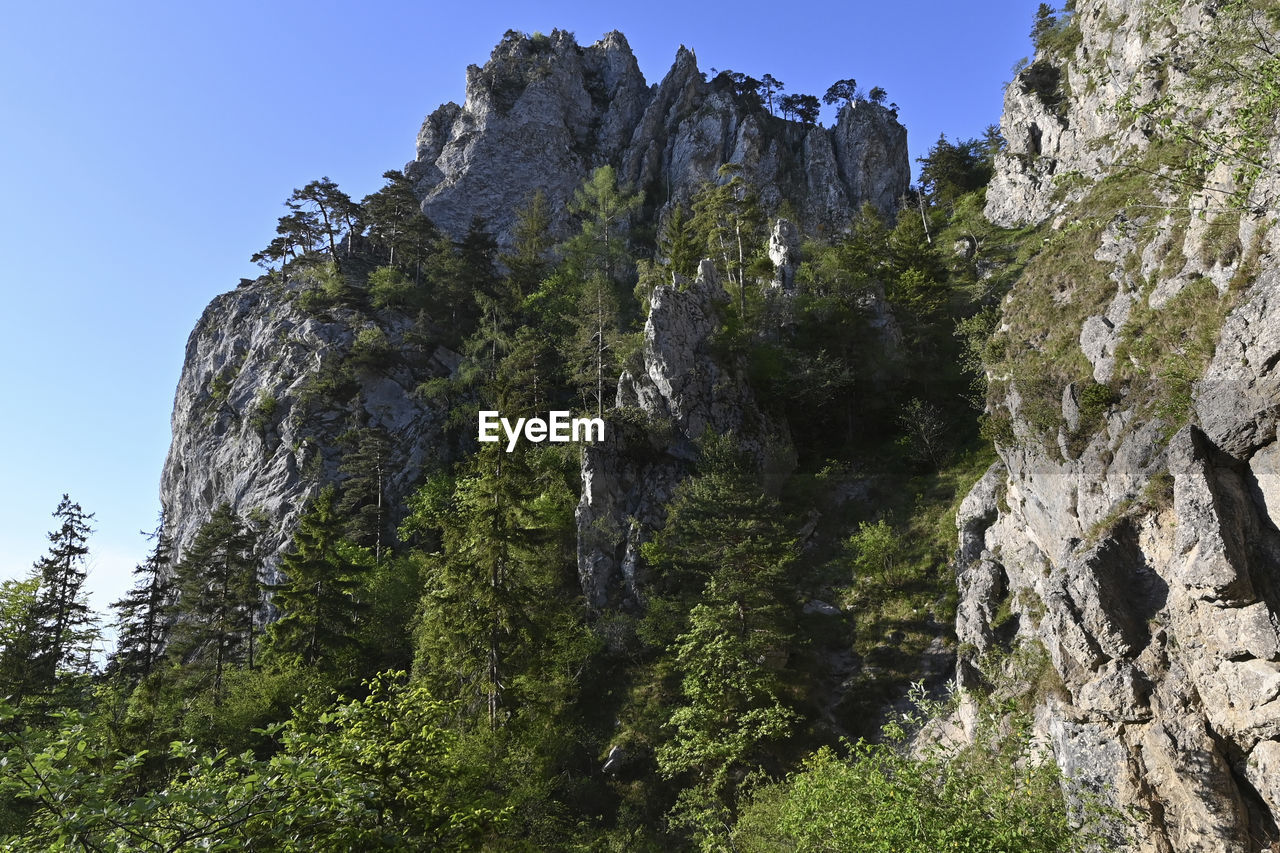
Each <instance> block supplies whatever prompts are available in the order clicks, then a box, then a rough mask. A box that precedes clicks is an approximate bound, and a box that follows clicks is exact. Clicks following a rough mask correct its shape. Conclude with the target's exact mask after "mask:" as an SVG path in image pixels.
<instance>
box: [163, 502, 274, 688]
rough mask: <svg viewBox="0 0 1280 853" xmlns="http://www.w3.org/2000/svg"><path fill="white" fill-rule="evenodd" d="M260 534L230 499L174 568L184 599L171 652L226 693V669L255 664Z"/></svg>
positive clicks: (199, 683)
mask: <svg viewBox="0 0 1280 853" xmlns="http://www.w3.org/2000/svg"><path fill="white" fill-rule="evenodd" d="M258 567H259V566H258V557H257V554H256V537H255V536H254V534H253V532H252V531H251V530H250V529H249V527H248V526H247V525H246V524H245V523H244V521H243V520H242V519H241V518H240V517H239V516H238V515H237V514H236V513H235V511H234V510H233V509H232V508H231V506H230V504H225V503H224V504H222V505H221V506H220V507H219V508H218V509H217V510H215V511H214V513H213V515H212V516H211V517H210V518H209V520H208V521H207V522H205V524H204V525H203V526H202V527H201V528H200V531H199V533H198V534H197V535H196V538H195V540H194V541H193V542H192V543H191V545H190V546H188V548H187V550H186V551H185V552H184V554H183V556H182V560H181V561H180V562H179V563H178V564H177V566H176V567H175V568H174V578H175V582H176V584H177V587H178V600H177V602H176V604H175V605H174V607H175V612H174V617H173V635H172V642H171V643H170V646H169V653H170V655H171V656H172V657H173V659H174V660H178V661H182V663H183V664H184V667H185V674H184V678H187V679H189V683H190V685H191V687H192V688H194V689H195V690H197V691H200V692H203V691H206V690H207V691H209V693H210V694H211V695H212V697H213V702H214V704H215V705H216V704H218V703H220V702H221V701H222V698H223V697H224V696H225V684H224V680H225V676H226V673H227V672H228V671H229V670H230V669H231V668H232V667H235V666H239V665H240V664H247V665H248V666H250V667H252V666H253V664H254V655H255V651H256V649H255V641H256V638H257V634H258V633H259V631H258V624H257V612H258V608H259V606H260V603H261V590H260V586H259V581H258Z"/></svg>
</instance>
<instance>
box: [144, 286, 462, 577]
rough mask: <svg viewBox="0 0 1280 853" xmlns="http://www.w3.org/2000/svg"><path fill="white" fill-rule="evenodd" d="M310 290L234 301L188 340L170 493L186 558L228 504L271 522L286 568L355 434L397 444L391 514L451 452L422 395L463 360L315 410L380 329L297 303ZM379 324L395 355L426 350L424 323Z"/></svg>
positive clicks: (399, 365) (402, 371)
mask: <svg viewBox="0 0 1280 853" xmlns="http://www.w3.org/2000/svg"><path fill="white" fill-rule="evenodd" d="M299 286H300V283H295V282H291V283H290V287H289V288H287V289H286V288H283V287H281V286H280V285H279V284H273V283H271V282H270V281H268V280H267V279H260V280H258V281H256V282H252V283H250V284H247V285H242V286H241V287H238V288H236V289H235V290H234V291H232V292H230V293H225V294H223V295H222V296H219V297H217V298H216V299H214V300H213V302H211V303H210V304H209V307H208V308H206V309H205V311H204V314H203V315H202V316H201V318H200V321H199V322H198V323H197V324H196V327H195V330H194V331H192V333H191V337H190V339H189V340H188V341H187V352H186V358H185V360H184V362H183V366H182V375H181V377H180V378H179V380H178V388H177V391H176V393H175V395H174V405H173V420H172V427H173V440H172V443H171V444H170V447H169V455H168V458H167V459H166V460H165V465H164V471H163V474H162V476H161V484H160V502H161V506H162V507H163V509H164V514H165V519H166V523H167V525H168V530H169V533H170V535H172V536H173V540H174V544H175V546H176V548H177V551H178V553H179V554H181V552H182V550H183V549H185V548H186V547H187V546H188V545H189V544H190V543H191V542H192V540H193V539H194V538H195V535H196V532H197V531H198V530H199V528H200V526H201V525H202V524H204V522H205V521H207V520H208V518H209V516H210V515H211V514H212V512H213V511H214V510H215V509H217V507H218V506H219V505H220V504H222V503H224V502H226V503H230V504H231V506H232V508H233V509H235V510H236V511H237V512H238V513H240V514H241V515H242V516H246V517H247V516H249V515H250V514H251V513H254V512H260V513H262V514H264V515H265V517H266V518H268V519H269V520H270V523H269V524H268V525H267V526H266V527H265V528H264V530H263V533H262V535H263V538H264V542H263V545H264V548H265V552H266V553H267V554H268V555H270V556H269V559H268V563H269V565H274V563H275V560H276V558H277V557H278V555H279V553H280V552H281V551H282V550H283V549H284V548H285V547H286V546H287V545H288V543H289V542H291V541H292V536H293V530H294V527H295V525H296V524H297V520H298V518H299V517H300V515H301V513H302V511H303V509H304V508H305V505H306V502H307V500H308V499H309V498H310V497H311V496H312V495H314V494H315V492H316V491H317V490H318V489H319V488H320V486H322V485H323V484H325V483H329V482H335V481H338V480H340V479H342V475H341V474H340V472H339V471H338V467H339V465H340V463H341V459H342V456H343V454H344V452H345V448H344V446H343V445H342V444H341V443H340V442H339V441H338V438H339V436H340V435H342V434H343V433H345V432H347V431H348V430H349V429H351V428H352V427H353V426H361V427H370V428H375V429H381V430H385V431H386V432H387V433H388V434H390V435H391V436H392V437H393V438H394V442H393V445H394V449H393V454H392V458H391V459H390V460H389V464H388V466H387V468H388V471H389V474H388V476H387V480H386V499H387V501H388V503H389V504H398V503H399V502H400V501H401V499H403V498H404V497H406V496H407V495H408V493H409V491H410V490H411V489H412V488H413V487H414V486H415V485H416V482H417V479H418V477H419V476H420V474H421V472H422V471H423V470H424V469H425V467H426V466H427V465H428V464H430V463H431V462H432V461H433V460H436V459H437V458H438V454H440V453H441V452H443V447H442V445H441V442H440V435H441V432H440V430H441V427H442V425H443V415H442V414H441V413H440V412H438V411H436V410H435V409H434V408H433V407H432V406H431V405H429V404H427V403H425V402H424V401H422V400H421V399H420V398H419V397H418V396H416V395H415V394H414V391H415V390H416V388H417V386H418V384H419V383H421V382H423V381H425V380H426V379H428V378H431V377H434V376H444V375H447V374H448V373H449V372H450V371H451V370H452V369H453V368H454V367H455V366H456V364H457V355H456V354H455V353H452V352H449V351H448V350H445V349H443V348H437V349H436V350H435V352H434V353H433V354H432V355H430V356H426V357H422V358H418V357H411V358H405V359H401V360H399V361H397V362H396V363H395V364H394V365H393V366H391V367H389V368H388V369H386V370H357V371H356V372H355V380H356V384H357V386H358V388H357V393H356V395H355V397H353V398H352V399H351V400H350V401H349V402H348V403H345V404H343V405H340V406H338V405H335V404H333V403H332V402H323V401H322V402H320V403H319V404H318V405H317V406H314V407H308V405H306V403H305V400H304V397H305V395H306V392H307V389H308V386H309V385H310V383H312V382H313V381H314V379H315V378H316V376H317V374H318V373H319V372H320V371H321V370H322V369H323V368H324V366H325V365H326V364H328V363H329V362H330V361H331V360H335V359H344V358H345V357H346V356H347V354H348V353H349V352H350V350H351V347H352V344H353V343H354V340H355V335H356V333H357V332H358V331H359V330H360V329H361V328H364V327H365V326H366V325H367V324H368V323H369V321H370V318H369V317H368V316H367V315H363V314H358V313H356V312H353V311H350V310H348V309H342V308H333V309H331V310H328V311H326V312H325V314H324V315H320V314H312V313H309V312H307V311H305V310H303V309H302V308H300V307H299V303H298V301H297V299H296V298H295V297H296V296H297V292H296V290H297V287H299ZM374 319H376V321H377V326H378V328H380V329H382V330H383V332H384V334H385V335H386V336H387V339H388V342H389V343H390V345H391V346H392V347H394V348H397V349H400V350H402V351H403V352H405V353H412V352H414V351H415V349H416V348H414V347H408V346H405V345H404V340H405V335H406V334H407V333H409V332H410V331H411V330H413V328H414V321H413V319H412V318H410V317H408V316H406V315H403V314H400V313H399V312H395V311H385V312H379V313H378V314H377V316H376V317H375V318H374ZM263 401H271V402H270V403H269V404H268V405H269V406H270V407H271V413H270V416H269V417H263V416H261V415H259V411H265V410H264V409H262V408H261V407H262V403H263Z"/></svg>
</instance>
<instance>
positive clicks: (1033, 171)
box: [986, 0, 1240, 227]
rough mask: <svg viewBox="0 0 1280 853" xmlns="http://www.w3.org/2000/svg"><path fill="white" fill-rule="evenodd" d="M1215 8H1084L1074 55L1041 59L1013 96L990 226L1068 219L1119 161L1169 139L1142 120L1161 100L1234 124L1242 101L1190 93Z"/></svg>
mask: <svg viewBox="0 0 1280 853" xmlns="http://www.w3.org/2000/svg"><path fill="white" fill-rule="evenodd" d="M1214 6H1215V4H1212V3H1199V2H1184V3H1181V4H1177V6H1176V7H1175V6H1174V5H1171V4H1161V3H1154V2H1149V0H1090V1H1089V2H1081V3H1079V4H1078V6H1077V10H1076V13H1075V16H1074V21H1075V23H1074V25H1073V26H1074V27H1076V28H1077V31H1078V33H1079V43H1078V44H1075V45H1074V46H1072V47H1071V48H1070V50H1069V52H1068V53H1067V54H1066V55H1060V54H1055V53H1052V52H1041V53H1039V54H1037V55H1036V56H1035V57H1033V61H1031V62H1030V63H1029V64H1027V65H1026V67H1024V68H1023V69H1021V70H1020V71H1019V72H1018V74H1017V75H1016V76H1015V78H1014V80H1013V82H1012V83H1011V84H1010V85H1009V86H1008V88H1007V89H1006V90H1005V98H1004V111H1003V114H1002V115H1001V118H1000V130H1001V134H1002V135H1003V136H1004V139H1005V143H1006V150H1005V151H1004V152H1003V153H1002V154H1000V155H999V156H998V157H997V162H996V175H995V177H994V179H993V180H992V182H991V185H990V187H989V188H988V190H987V206H986V214H987V218H988V219H990V220H991V221H992V222H994V223H996V224H997V225H1003V226H1007V227H1013V226H1017V225H1024V224H1029V223H1039V222H1043V221H1045V220H1046V219H1048V218H1050V217H1051V216H1054V215H1057V214H1059V213H1061V212H1063V211H1065V210H1066V209H1067V208H1068V206H1069V205H1070V204H1071V203H1073V202H1075V201H1078V200H1079V199H1080V198H1081V197H1082V196H1083V194H1084V193H1085V192H1086V191H1087V188H1088V187H1089V186H1090V185H1091V184H1092V183H1093V182H1095V181H1097V180H1099V179H1100V178H1103V177H1105V176H1107V175H1109V174H1112V173H1114V171H1115V166H1116V164H1117V163H1118V162H1120V161H1122V160H1132V159H1134V158H1136V157H1139V156H1140V155H1141V154H1142V153H1143V152H1145V151H1146V150H1147V149H1148V148H1149V146H1150V145H1151V143H1152V141H1153V140H1157V139H1160V138H1161V133H1160V132H1159V129H1158V128H1156V127H1154V126H1153V124H1152V123H1151V122H1149V121H1147V120H1145V119H1142V118H1137V119H1135V116H1137V115H1138V114H1139V113H1140V111H1141V110H1142V108H1144V107H1146V106H1149V105H1151V104H1152V103H1153V102H1154V101H1156V100H1157V99H1160V98H1171V99H1172V101H1173V102H1174V103H1176V104H1178V105H1180V106H1183V107H1185V109H1186V111H1187V114H1188V115H1190V114H1193V113H1194V114H1197V115H1200V116H1201V117H1202V119H1201V120H1203V117H1204V116H1206V115H1207V116H1208V117H1209V120H1210V121H1217V122H1221V121H1222V120H1223V119H1224V117H1226V116H1228V115H1230V110H1231V105H1232V100H1233V98H1237V97H1239V96H1240V93H1238V92H1229V91H1227V92H1224V91H1221V90H1209V91H1206V90H1203V89H1198V88H1196V87H1193V86H1188V83H1189V77H1188V73H1189V71H1190V70H1191V69H1193V68H1195V67H1196V66H1197V65H1199V64H1202V62H1203V59H1204V56H1203V54H1204V51H1205V50H1206V38H1207V36H1208V35H1209V34H1210V33H1211V32H1212V31H1213V29H1214V26H1215V21H1216V19H1215V12H1216V10H1215V9H1214ZM1193 92H1194V94H1192V93H1193ZM1211 108H1218V109H1217V115H1216V116H1215V115H1214V113H1213V112H1212V111H1211Z"/></svg>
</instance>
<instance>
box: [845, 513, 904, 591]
mask: <svg viewBox="0 0 1280 853" xmlns="http://www.w3.org/2000/svg"><path fill="white" fill-rule="evenodd" d="M849 548H850V550H851V551H852V552H853V568H854V571H855V572H857V573H858V574H865V575H868V576H872V577H877V576H878V577H881V578H884V579H885V580H893V579H894V576H895V572H894V568H895V566H896V565H897V563H898V561H899V559H900V555H899V552H900V551H902V541H901V539H900V538H899V537H898V535H897V534H896V533H895V532H894V530H893V528H892V527H890V526H889V525H888V523H886V522H885V520H884V519H883V518H882V519H880V520H879V521H877V522H876V523H875V524H868V523H867V522H865V521H864V522H862V523H860V524H859V525H858V532H857V533H855V534H853V535H852V536H850V537H849Z"/></svg>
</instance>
